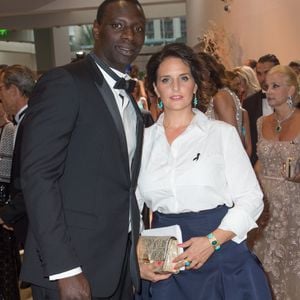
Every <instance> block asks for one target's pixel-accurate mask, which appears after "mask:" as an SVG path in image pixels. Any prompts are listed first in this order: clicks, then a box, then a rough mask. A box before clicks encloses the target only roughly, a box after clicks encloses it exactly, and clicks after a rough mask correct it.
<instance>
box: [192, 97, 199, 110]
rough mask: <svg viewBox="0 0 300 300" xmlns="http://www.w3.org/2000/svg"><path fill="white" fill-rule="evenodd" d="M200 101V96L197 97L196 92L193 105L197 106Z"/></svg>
mask: <svg viewBox="0 0 300 300" xmlns="http://www.w3.org/2000/svg"><path fill="white" fill-rule="evenodd" d="M198 102H199V101H198V98H197V96H196V94H194V99H193V107H197V105H198Z"/></svg>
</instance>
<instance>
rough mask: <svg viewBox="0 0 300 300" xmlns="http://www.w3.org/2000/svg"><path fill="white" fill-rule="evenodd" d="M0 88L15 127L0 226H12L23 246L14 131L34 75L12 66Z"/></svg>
mask: <svg viewBox="0 0 300 300" xmlns="http://www.w3.org/2000/svg"><path fill="white" fill-rule="evenodd" d="M1 83H3V88H2V90H1V93H0V101H1V103H2V105H3V109H4V110H5V112H6V113H7V115H9V116H13V118H14V123H15V124H16V131H15V142H14V144H15V146H14V153H13V160H12V171H11V182H10V201H9V203H8V205H6V206H5V207H2V209H1V210H0V224H5V226H9V227H13V228H14V230H15V235H16V237H17V241H18V244H19V246H21V247H23V245H24V243H25V236H26V231H27V217H26V210H25V203H24V199H23V194H22V191H21V186H20V161H19V153H20V143H19V134H18V128H19V124H20V122H21V121H22V119H23V117H24V114H25V111H26V109H27V103H28V99H29V97H30V95H31V93H32V90H33V88H34V85H35V74H34V73H33V72H32V71H31V70H30V69H29V68H27V67H26V66H22V65H12V66H8V67H7V68H5V69H4V70H3V71H2V72H1V74H0V84H1Z"/></svg>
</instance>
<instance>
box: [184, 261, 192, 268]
mask: <svg viewBox="0 0 300 300" xmlns="http://www.w3.org/2000/svg"><path fill="white" fill-rule="evenodd" d="M191 263H192V261H191V260H188V259H185V260H184V266H185V267H189V266H190V265H191Z"/></svg>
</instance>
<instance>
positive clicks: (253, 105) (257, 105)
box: [243, 54, 279, 166]
mask: <svg viewBox="0 0 300 300" xmlns="http://www.w3.org/2000/svg"><path fill="white" fill-rule="evenodd" d="M275 65H279V60H278V58H277V57H276V56H275V55H274V54H266V55H264V56H262V57H260V58H259V60H258V62H257V64H256V75H257V79H258V81H259V84H260V86H261V90H260V91H258V92H257V93H255V94H253V95H251V96H249V97H248V98H246V99H245V100H244V102H243V108H245V109H246V110H247V111H248V114H249V121H250V132H251V143H252V154H251V157H250V160H251V163H252V165H253V166H254V164H255V163H256V161H257V154H256V143H257V127H256V121H257V119H258V118H259V117H260V116H262V115H264V116H265V115H269V114H271V113H272V112H273V111H272V108H271V107H270V106H269V104H268V101H267V98H266V96H265V91H266V90H267V86H266V75H267V73H268V72H269V70H270V69H272V67H274V66H275Z"/></svg>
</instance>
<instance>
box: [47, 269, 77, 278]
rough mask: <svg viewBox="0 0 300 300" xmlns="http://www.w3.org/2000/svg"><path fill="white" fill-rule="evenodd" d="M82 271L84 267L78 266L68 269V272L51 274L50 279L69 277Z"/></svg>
mask: <svg viewBox="0 0 300 300" xmlns="http://www.w3.org/2000/svg"><path fill="white" fill-rule="evenodd" d="M80 273H82V269H81V268H80V267H78V268H74V269H72V270H69V271H66V272H62V273H59V274H54V275H50V276H49V280H50V281H54V280H57V279H63V278H68V277H72V276H75V275H78V274H80Z"/></svg>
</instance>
